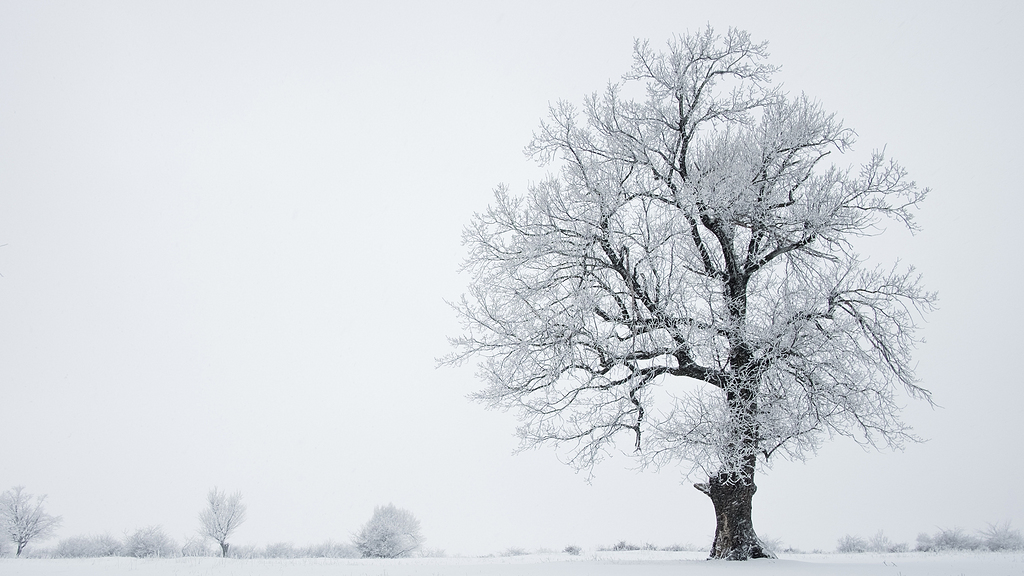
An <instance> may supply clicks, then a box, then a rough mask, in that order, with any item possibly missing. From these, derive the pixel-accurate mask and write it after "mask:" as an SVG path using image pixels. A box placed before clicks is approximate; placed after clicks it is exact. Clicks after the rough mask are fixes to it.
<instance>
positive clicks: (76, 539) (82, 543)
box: [51, 534, 124, 558]
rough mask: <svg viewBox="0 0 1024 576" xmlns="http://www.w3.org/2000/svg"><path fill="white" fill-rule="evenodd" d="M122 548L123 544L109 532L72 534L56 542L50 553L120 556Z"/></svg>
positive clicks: (63, 555)
mask: <svg viewBox="0 0 1024 576" xmlns="http://www.w3.org/2000/svg"><path fill="white" fill-rule="evenodd" d="M123 550H124V546H123V544H122V543H121V542H120V541H119V540H118V539H117V538H114V537H113V536H111V535H109V534H103V535H100V536H72V537H70V538H64V539H63V540H60V541H59V542H57V544H56V545H55V546H54V547H53V550H52V552H51V555H52V556H53V557H54V558H103V557H106V556H120V555H122V554H123Z"/></svg>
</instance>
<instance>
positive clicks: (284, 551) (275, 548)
mask: <svg viewBox="0 0 1024 576" xmlns="http://www.w3.org/2000/svg"><path fill="white" fill-rule="evenodd" d="M262 556H263V558H300V557H302V551H301V550H298V549H296V548H295V546H293V545H292V544H291V543H290V542H276V543H274V544H267V547H266V548H264V550H263V554H262Z"/></svg>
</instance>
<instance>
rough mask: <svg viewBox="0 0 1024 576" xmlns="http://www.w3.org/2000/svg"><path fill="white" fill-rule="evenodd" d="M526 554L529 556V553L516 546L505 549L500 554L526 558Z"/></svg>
mask: <svg viewBox="0 0 1024 576" xmlns="http://www.w3.org/2000/svg"><path fill="white" fill-rule="evenodd" d="M527 554H529V552H527V551H526V549H525V548H519V547H518V546H513V547H511V548H507V549H506V550H505V551H504V552H502V553H501V555H502V556H526V555H527Z"/></svg>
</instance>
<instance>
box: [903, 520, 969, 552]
mask: <svg viewBox="0 0 1024 576" xmlns="http://www.w3.org/2000/svg"><path fill="white" fill-rule="evenodd" d="M983 547H984V543H983V542H982V541H981V539H980V538H978V537H976V536H972V535H970V534H968V533H967V532H966V531H965V530H964V529H963V528H958V527H955V526H954V527H953V528H949V529H946V528H940V529H939V532H938V533H937V534H935V535H934V536H929V535H928V534H923V533H922V534H918V535H917V550H919V551H921V552H940V551H943V550H979V549H981V548H983Z"/></svg>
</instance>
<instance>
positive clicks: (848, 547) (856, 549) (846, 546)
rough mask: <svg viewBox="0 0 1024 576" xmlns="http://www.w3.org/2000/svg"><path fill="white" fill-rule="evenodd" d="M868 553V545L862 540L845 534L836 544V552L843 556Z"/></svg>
mask: <svg viewBox="0 0 1024 576" xmlns="http://www.w3.org/2000/svg"><path fill="white" fill-rule="evenodd" d="M867 551H868V543H867V542H865V541H864V539H863V538H859V537H857V536H851V535H849V534H847V535H846V536H843V537H842V538H840V539H839V541H838V542H836V552H841V553H843V554H850V553H861V552H867Z"/></svg>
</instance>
